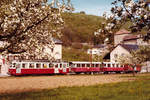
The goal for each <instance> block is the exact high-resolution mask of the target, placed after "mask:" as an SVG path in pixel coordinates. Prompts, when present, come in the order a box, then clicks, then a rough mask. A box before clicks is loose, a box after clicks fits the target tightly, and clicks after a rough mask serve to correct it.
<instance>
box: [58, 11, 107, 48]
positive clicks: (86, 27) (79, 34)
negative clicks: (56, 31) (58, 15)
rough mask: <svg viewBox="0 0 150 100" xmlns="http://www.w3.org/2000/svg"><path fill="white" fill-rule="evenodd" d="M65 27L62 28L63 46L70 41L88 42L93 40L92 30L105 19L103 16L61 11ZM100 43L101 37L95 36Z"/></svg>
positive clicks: (98, 26) (69, 43) (67, 44)
mask: <svg viewBox="0 0 150 100" xmlns="http://www.w3.org/2000/svg"><path fill="white" fill-rule="evenodd" d="M62 16H63V19H64V22H65V28H64V29H63V30H62V33H63V36H62V38H61V40H62V41H63V43H64V44H65V46H70V45H71V43H72V42H80V43H81V42H82V43H89V42H93V40H94V32H95V31H96V30H97V29H99V28H100V26H101V23H103V22H104V21H105V20H104V18H103V17H99V16H94V15H86V14H82V13H67V12H65V13H63V14H62ZM97 39H98V40H97V41H99V43H102V40H103V38H101V39H99V38H97Z"/></svg>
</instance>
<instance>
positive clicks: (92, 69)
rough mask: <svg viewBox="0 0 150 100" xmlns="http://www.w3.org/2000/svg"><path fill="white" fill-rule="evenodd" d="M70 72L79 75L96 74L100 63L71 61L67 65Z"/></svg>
mask: <svg viewBox="0 0 150 100" xmlns="http://www.w3.org/2000/svg"><path fill="white" fill-rule="evenodd" d="M69 65H70V70H71V72H74V73H76V74H80V73H96V72H100V67H101V62H79V61H72V62H70V63H69Z"/></svg>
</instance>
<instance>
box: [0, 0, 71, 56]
mask: <svg viewBox="0 0 150 100" xmlns="http://www.w3.org/2000/svg"><path fill="white" fill-rule="evenodd" d="M71 9H72V6H71V3H70V0H50V1H49V2H48V1H47V0H2V1H1V2H0V42H1V43H0V52H1V53H2V54H18V53H19V54H23V55H26V56H27V55H33V56H34V55H36V56H39V57H44V56H49V55H47V54H44V53H43V50H44V47H45V46H49V47H50V48H53V45H54V43H53V41H52V36H53V35H60V30H61V29H62V27H63V25H64V22H63V19H62V17H61V13H62V12H63V11H65V10H71Z"/></svg>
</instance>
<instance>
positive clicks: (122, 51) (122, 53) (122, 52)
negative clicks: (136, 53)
mask: <svg viewBox="0 0 150 100" xmlns="http://www.w3.org/2000/svg"><path fill="white" fill-rule="evenodd" d="M115 55H117V57H116V56H115ZM125 55H130V53H129V52H128V51H127V50H126V49H124V48H123V47H122V46H120V45H118V46H117V47H116V48H115V49H114V50H113V51H112V52H111V53H110V62H117V61H116V60H117V59H118V57H121V56H125Z"/></svg>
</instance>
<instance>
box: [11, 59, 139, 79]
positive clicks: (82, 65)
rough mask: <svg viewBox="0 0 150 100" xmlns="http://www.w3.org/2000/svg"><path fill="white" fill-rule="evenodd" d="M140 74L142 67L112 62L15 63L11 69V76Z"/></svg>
mask: <svg viewBox="0 0 150 100" xmlns="http://www.w3.org/2000/svg"><path fill="white" fill-rule="evenodd" d="M133 70H134V71H135V72H139V71H140V70H141V68H140V66H136V67H135V68H134V69H133V68H132V67H130V66H128V65H123V66H121V65H120V64H119V63H112V62H79V61H73V62H69V63H68V62H59V63H57V62H48V61H47V62H46V61H13V62H12V63H11V66H10V67H9V73H10V75H16V76H17V75H34V74H35V75H37V74H69V73H75V74H80V73H106V74H107V73H110V72H115V73H128V72H132V71H133Z"/></svg>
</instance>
